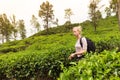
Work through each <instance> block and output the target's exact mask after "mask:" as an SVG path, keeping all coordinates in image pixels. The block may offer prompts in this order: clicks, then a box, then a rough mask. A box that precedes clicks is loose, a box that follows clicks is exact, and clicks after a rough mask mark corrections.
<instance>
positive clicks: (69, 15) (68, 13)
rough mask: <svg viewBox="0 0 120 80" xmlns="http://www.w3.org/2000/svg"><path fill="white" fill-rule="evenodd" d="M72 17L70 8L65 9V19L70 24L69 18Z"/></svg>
mask: <svg viewBox="0 0 120 80" xmlns="http://www.w3.org/2000/svg"><path fill="white" fill-rule="evenodd" d="M72 15H73V12H72V10H71V9H70V8H68V9H65V18H66V19H67V21H69V22H71V16H72Z"/></svg>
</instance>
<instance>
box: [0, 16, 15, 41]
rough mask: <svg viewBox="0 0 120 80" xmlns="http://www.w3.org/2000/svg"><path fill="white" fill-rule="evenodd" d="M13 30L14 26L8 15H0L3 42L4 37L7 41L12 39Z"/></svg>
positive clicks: (0, 31)
mask: <svg viewBox="0 0 120 80" xmlns="http://www.w3.org/2000/svg"><path fill="white" fill-rule="evenodd" d="M12 30H13V27H12V25H11V23H10V21H9V19H8V18H7V15H6V14H2V15H0V33H1V34H2V42H4V38H5V39H6V41H10V36H11V34H12Z"/></svg>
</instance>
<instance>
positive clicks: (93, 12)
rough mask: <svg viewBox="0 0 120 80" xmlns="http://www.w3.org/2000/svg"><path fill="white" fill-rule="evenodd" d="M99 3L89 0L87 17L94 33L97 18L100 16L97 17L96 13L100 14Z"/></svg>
mask: <svg viewBox="0 0 120 80" xmlns="http://www.w3.org/2000/svg"><path fill="white" fill-rule="evenodd" d="M99 2H100V0H91V1H90V5H89V15H90V18H91V20H92V23H93V26H94V31H95V32H96V27H97V25H98V19H99V18H98V17H99V16H100V15H98V12H99V13H100V11H99V10H98V3H99Z"/></svg>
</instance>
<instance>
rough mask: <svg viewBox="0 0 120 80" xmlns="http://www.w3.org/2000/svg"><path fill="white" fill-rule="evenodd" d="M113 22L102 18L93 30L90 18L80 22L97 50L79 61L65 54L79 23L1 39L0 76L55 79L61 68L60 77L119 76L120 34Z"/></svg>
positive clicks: (63, 79) (64, 79) (6, 78)
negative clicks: (10, 40) (8, 39)
mask: <svg viewBox="0 0 120 80" xmlns="http://www.w3.org/2000/svg"><path fill="white" fill-rule="evenodd" d="M108 24H109V25H108ZM116 24H117V20H116V18H115V17H109V18H107V19H102V20H100V24H99V26H98V31H97V32H96V33H93V31H92V30H93V29H92V28H91V27H92V25H91V22H90V21H86V22H84V23H82V24H81V25H82V27H83V36H86V37H88V38H90V39H92V40H93V41H94V42H95V44H96V47H97V50H96V53H94V54H92V53H91V54H86V55H85V58H83V59H82V60H81V61H79V62H78V64H77V63H76V62H71V61H69V60H68V56H69V55H70V54H71V53H73V52H74V51H75V49H74V44H75V42H76V39H75V37H74V36H73V34H72V33H71V32H70V31H71V29H72V27H74V26H78V25H79V24H73V25H71V26H59V27H54V28H50V30H49V31H50V32H51V33H50V34H51V35H41V32H40V33H38V34H36V35H34V36H31V37H29V38H26V39H24V40H20V41H13V42H8V43H4V44H2V45H0V53H2V54H0V79H2V80H10V79H11V80H14V79H16V80H30V79H32V78H33V79H35V80H56V79H57V78H58V77H59V75H60V73H61V72H63V73H61V75H60V78H59V79H60V80H75V79H78V80H79V79H81V78H83V79H85V80H88V79H95V80H96V79H107V78H111V79H118V78H119V76H120V75H119V58H120V55H119V53H117V51H120V34H119V32H118V31H117V26H116ZM68 28H69V29H68ZM59 31H62V32H59ZM65 31H66V32H67V33H65ZM52 32H54V33H52ZM43 33H44V31H43ZM56 33H58V34H56ZM104 50H108V51H104ZM102 51H103V52H102ZM115 51H116V52H115ZM5 52H6V54H4V53H5ZM68 67H69V68H68ZM80 72H81V73H80ZM91 73H92V74H91ZM93 73H94V76H93Z"/></svg>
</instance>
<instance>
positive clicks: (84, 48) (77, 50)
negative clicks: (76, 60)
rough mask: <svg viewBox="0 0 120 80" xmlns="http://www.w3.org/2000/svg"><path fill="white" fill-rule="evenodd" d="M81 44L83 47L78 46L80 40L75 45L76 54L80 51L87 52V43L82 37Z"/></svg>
mask: <svg viewBox="0 0 120 80" xmlns="http://www.w3.org/2000/svg"><path fill="white" fill-rule="evenodd" d="M81 42H82V45H83V47H81V45H80V39H78V40H77V42H76V44H75V49H76V52H80V51H81V50H86V51H87V41H86V38H85V37H82V40H81ZM77 56H78V57H80V56H81V55H77Z"/></svg>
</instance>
